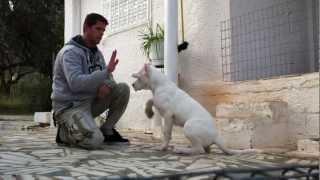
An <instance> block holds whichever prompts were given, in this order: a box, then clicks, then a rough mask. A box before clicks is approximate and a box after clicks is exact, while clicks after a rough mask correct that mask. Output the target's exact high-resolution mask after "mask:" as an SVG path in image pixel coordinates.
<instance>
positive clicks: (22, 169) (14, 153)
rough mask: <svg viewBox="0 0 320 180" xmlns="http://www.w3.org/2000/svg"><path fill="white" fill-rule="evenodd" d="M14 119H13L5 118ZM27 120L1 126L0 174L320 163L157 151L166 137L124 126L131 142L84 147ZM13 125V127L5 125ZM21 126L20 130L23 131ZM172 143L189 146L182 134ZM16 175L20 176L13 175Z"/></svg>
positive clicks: (60, 175)
mask: <svg viewBox="0 0 320 180" xmlns="http://www.w3.org/2000/svg"><path fill="white" fill-rule="evenodd" d="M0 123H1V124H3V123H5V124H10V123H13V121H0ZM27 123H32V121H31V122H28V121H27V122H26V121H19V122H14V124H15V126H16V127H17V129H6V128H4V129H1V133H2V134H1V145H0V179H16V178H18V179H48V178H54V179H96V178H99V177H102V176H103V177H120V176H130V177H142V176H155V175H169V174H176V173H181V172H190V171H208V170H217V169H222V168H257V167H277V166H280V165H284V164H290V163H291V164H297V163H298V164H300V163H304V164H318V161H317V159H314V158H308V159H299V158H288V157H287V156H285V154H284V153H279V152H278V153H259V154H244V155H234V156H227V155H225V154H223V153H222V152H221V151H220V150H219V149H217V148H216V146H214V145H213V146H212V147H211V151H212V152H211V153H210V154H203V155H193V156H192V155H191V156H190V155H188V156H185V155H179V154H174V153H172V151H171V150H169V151H167V152H162V151H157V150H156V148H157V147H158V146H159V145H160V141H159V140H157V139H154V138H153V137H152V135H150V134H144V133H143V132H137V131H127V130H126V131H125V130H121V131H120V132H121V134H122V135H124V136H125V137H128V138H129V139H130V141H131V143H130V144H129V145H112V144H105V145H103V146H102V148H101V149H97V150H84V149H79V148H77V147H70V146H58V145H57V144H56V143H55V133H56V129H55V128H49V127H47V128H39V127H34V128H32V129H30V130H21V127H22V126H24V125H26V124H27ZM1 127H11V126H1ZM18 129H20V130H18ZM171 145H174V146H179V147H181V146H187V145H188V144H185V143H181V141H180V140H179V139H173V141H172V143H171ZM13 175H15V176H13Z"/></svg>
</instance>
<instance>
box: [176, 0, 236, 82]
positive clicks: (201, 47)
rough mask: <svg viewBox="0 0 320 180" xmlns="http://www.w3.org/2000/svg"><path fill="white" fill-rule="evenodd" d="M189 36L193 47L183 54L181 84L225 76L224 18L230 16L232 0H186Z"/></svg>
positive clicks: (185, 22)
mask: <svg viewBox="0 0 320 180" xmlns="http://www.w3.org/2000/svg"><path fill="white" fill-rule="evenodd" d="M183 2H184V29H185V40H186V41H188V42H189V47H188V49H187V50H186V51H183V52H181V53H180V55H179V62H180V84H181V86H182V87H187V86H189V85H191V84H192V83H194V82H196V81H207V80H210V81H214V80H219V79H221V78H222V73H221V66H222V65H221V58H220V57H221V40H220V34H221V32H220V21H222V20H225V19H228V18H229V15H230V12H229V0H201V1H192V0H184V1H183Z"/></svg>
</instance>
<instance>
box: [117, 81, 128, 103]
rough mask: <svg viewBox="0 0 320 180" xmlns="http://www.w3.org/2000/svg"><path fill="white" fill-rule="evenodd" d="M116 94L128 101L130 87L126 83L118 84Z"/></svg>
mask: <svg viewBox="0 0 320 180" xmlns="http://www.w3.org/2000/svg"><path fill="white" fill-rule="evenodd" d="M116 94H117V96H118V97H120V98H121V99H123V100H125V101H128V100H129V97H130V87H129V86H128V85H127V84H126V83H119V84H117V88H116Z"/></svg>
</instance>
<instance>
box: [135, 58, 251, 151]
mask: <svg viewBox="0 0 320 180" xmlns="http://www.w3.org/2000/svg"><path fill="white" fill-rule="evenodd" d="M132 77H134V78H136V79H137V80H136V81H135V82H134V83H133V84H132V86H133V88H134V90H135V91H138V90H142V89H149V90H151V91H152V94H153V98H152V99H150V100H148V102H147V104H146V114H147V116H148V117H149V118H151V117H152V115H153V111H152V106H154V107H155V108H156V109H157V110H158V111H159V113H160V115H161V116H162V117H163V120H164V124H163V130H162V131H163V144H162V145H161V148H160V149H161V150H166V149H167V148H168V145H169V141H170V139H171V132H172V126H173V125H178V126H182V127H183V131H184V134H185V136H186V137H187V138H188V139H189V140H190V142H191V144H192V147H191V148H181V149H177V148H175V149H174V152H176V153H182V154H202V153H205V152H209V151H210V145H212V144H216V145H217V146H218V147H219V148H221V150H222V151H223V152H225V153H226V154H238V153H247V152H255V150H252V149H248V150H231V149H227V148H225V146H224V145H223V143H222V139H221V137H219V135H218V132H217V130H216V127H215V124H214V120H213V117H212V116H211V115H210V113H209V112H208V111H207V110H206V109H205V108H203V107H202V106H201V105H200V104H199V103H198V102H197V101H195V100H194V99H192V98H191V97H190V96H189V95H188V94H187V93H185V92H184V91H182V90H181V89H179V88H178V87H177V86H176V85H175V84H174V83H173V82H171V81H170V80H169V79H168V78H167V77H166V76H165V75H164V74H163V73H161V72H160V71H158V70H157V69H155V68H154V67H152V66H150V65H148V64H145V65H144V67H143V68H142V69H141V70H140V71H139V72H138V73H135V74H132Z"/></svg>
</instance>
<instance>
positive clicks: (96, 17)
mask: <svg viewBox="0 0 320 180" xmlns="http://www.w3.org/2000/svg"><path fill="white" fill-rule="evenodd" d="M98 21H100V22H103V23H104V24H105V25H108V24H109V23H108V20H107V19H106V18H105V17H103V16H101V15H100V14H97V13H90V14H88V15H87V16H86V19H85V20H84V23H83V30H84V27H85V26H88V27H91V26H93V25H95V24H97V22H98Z"/></svg>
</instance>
